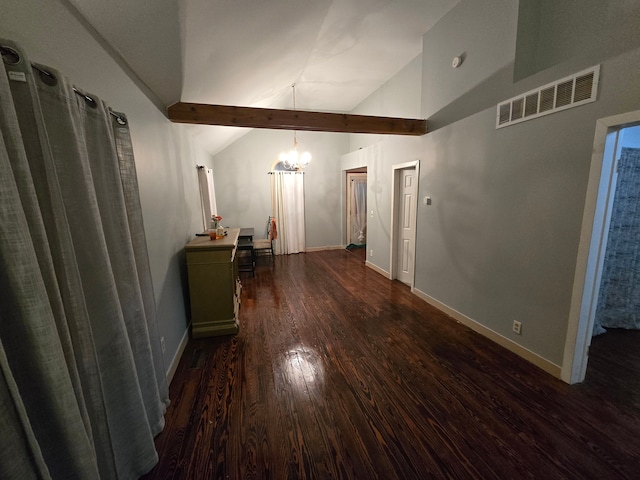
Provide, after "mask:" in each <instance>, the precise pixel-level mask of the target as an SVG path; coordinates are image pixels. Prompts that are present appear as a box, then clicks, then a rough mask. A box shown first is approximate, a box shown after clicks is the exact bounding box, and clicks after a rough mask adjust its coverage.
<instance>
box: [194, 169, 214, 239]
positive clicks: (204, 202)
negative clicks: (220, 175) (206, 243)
mask: <svg viewBox="0 0 640 480" xmlns="http://www.w3.org/2000/svg"><path fill="white" fill-rule="evenodd" d="M198 183H199V185H200V204H201V206H202V224H203V225H204V229H205V230H207V229H208V228H209V224H210V223H211V215H217V214H218V207H217V205H216V190H215V188H214V184H213V170H212V169H210V168H208V167H204V166H198Z"/></svg>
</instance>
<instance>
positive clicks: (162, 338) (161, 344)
mask: <svg viewBox="0 0 640 480" xmlns="http://www.w3.org/2000/svg"><path fill="white" fill-rule="evenodd" d="M160 349H161V350H162V353H164V349H165V345H164V337H160Z"/></svg>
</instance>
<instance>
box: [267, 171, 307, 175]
mask: <svg viewBox="0 0 640 480" xmlns="http://www.w3.org/2000/svg"><path fill="white" fill-rule="evenodd" d="M276 173H300V174H302V175H304V172H291V171H285V170H276V171H275V172H267V175H274V174H276Z"/></svg>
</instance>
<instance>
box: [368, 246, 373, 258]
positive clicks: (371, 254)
mask: <svg viewBox="0 0 640 480" xmlns="http://www.w3.org/2000/svg"><path fill="white" fill-rule="evenodd" d="M369 256H370V257H373V248H372V249H371V250H369Z"/></svg>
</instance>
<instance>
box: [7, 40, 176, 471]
mask: <svg viewBox="0 0 640 480" xmlns="http://www.w3.org/2000/svg"><path fill="white" fill-rule="evenodd" d="M0 45H2V48H1V52H2V58H3V65H4V67H5V68H4V69H3V70H2V71H1V72H0V133H1V136H0V198H1V202H0V301H1V305H2V308H1V309H0V432H1V434H0V478H3V479H4V478H7V479H14V478H16V479H23V478H24V479H30V478H38V479H40V478H44V479H47V478H53V479H57V478H77V479H93V478H100V479H111V478H118V479H133V478H138V477H139V476H140V475H141V474H143V473H145V472H146V471H148V470H149V469H150V468H151V467H152V466H153V465H154V464H155V463H156V462H157V454H156V451H155V447H154V443H153V437H154V436H155V435H156V434H157V433H159V432H160V431H161V430H162V428H163V426H164V412H165V410H166V407H167V405H168V390H167V384H166V377H165V373H164V372H165V369H164V365H163V364H162V356H161V353H160V351H159V342H158V332H157V325H156V311H155V300H154V294H153V289H152V285H151V276H150V269H149V262H148V255H147V250H146V240H145V236H144V229H143V225H142V216H141V209H140V202H139V195H138V186H137V177H136V171H135V163H134V158H133V151H132V147H131V140H130V136H129V130H128V125H127V119H126V117H125V116H124V115H122V114H119V113H115V112H112V111H111V110H110V109H109V108H108V106H107V105H106V104H104V103H103V102H102V101H100V100H99V99H98V98H97V97H95V96H94V95H90V94H84V93H83V92H81V91H80V90H79V89H78V88H75V87H74V86H73V85H72V84H71V83H69V81H68V80H67V79H66V78H64V77H63V76H62V75H61V74H60V73H58V72H57V71H55V70H53V69H51V68H49V67H44V66H40V65H32V64H30V62H29V61H28V59H27V57H26V56H25V53H24V52H23V51H21V49H20V48H19V47H18V46H17V45H15V44H14V43H12V42H10V41H5V40H0Z"/></svg>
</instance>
